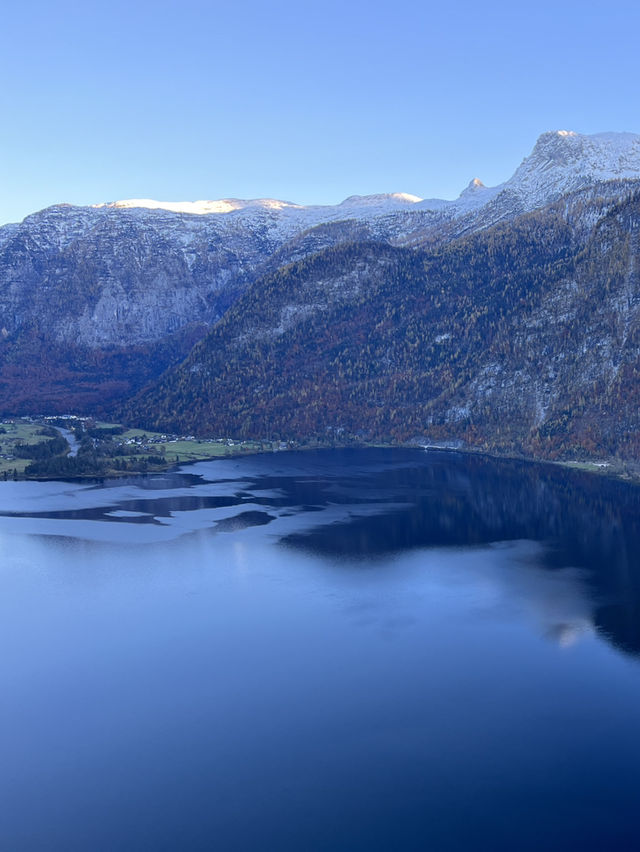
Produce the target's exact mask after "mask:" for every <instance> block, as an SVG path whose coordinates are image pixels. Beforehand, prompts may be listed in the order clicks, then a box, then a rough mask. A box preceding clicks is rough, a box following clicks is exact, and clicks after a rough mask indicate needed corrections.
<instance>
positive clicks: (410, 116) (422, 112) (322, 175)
mask: <svg viewBox="0 0 640 852" xmlns="http://www.w3.org/2000/svg"><path fill="white" fill-rule="evenodd" d="M639 9H640V7H639V6H638V5H637V3H636V2H627V0H616V2H614V3H606V4H605V3H599V2H597V3H596V2H589V3H588V4H586V5H585V4H583V3H578V2H562V0H554V2H549V0H542V2H537V3H536V4H535V6H534V5H531V6H528V7H522V8H516V7H515V6H514V5H513V4H512V3H511V2H509V3H507V2H496V0H494V2H484V3H477V2H473V3H472V2H448V3H447V2H444V3H443V2H439V3H434V4H425V3H418V2H413V0H397V1H396V2H394V3H380V2H375V0H371V2H367V3H362V2H351V3H349V2H347V3H346V4H343V3H339V2H334V0H323V2H321V3H314V4H312V5H311V6H307V5H304V4H302V3H300V2H291V0H272V2H269V3H258V2H255V0H235V2H234V3H232V2H225V3H220V2H213V3H205V2H199V0H184V2H179V3H178V2H175V3H170V2H164V0H154V2H148V0H141V2H138V3H136V4H135V5H134V6H130V5H129V3H128V2H126V3H125V2H123V0H113V2H110V3H106V2H100V3H94V4H91V3H86V2H83V3H82V4H80V3H76V2H69V1H68V0H57V2H56V3H51V2H50V0H48V2H46V3H45V2H30V0H26V2H23V3H21V4H11V5H10V6H9V7H7V8H5V10H4V12H3V19H2V25H1V31H0V69H1V70H2V84H1V85H0V116H1V122H0V187H1V192H0V223H1V222H8V221H17V220H19V219H21V218H22V217H23V216H25V215H27V214H28V213H30V212H32V211H34V210H38V209H41V208H42V207H45V206H47V205H49V204H53V203H57V202H61V201H67V202H71V203H76V204H85V203H94V202H100V201H107V200H114V199H119V198H132V197H133V198H135V197H151V198H160V199H163V200H168V199H173V200H185V199H190V200H195V199H200V198H221V197H229V196H235V197H241V198H255V197H261V196H271V197H277V198H284V199H287V200H291V201H299V202H302V203H312V202H317V203H331V202H338V201H341V200H342V199H343V198H344V197H345V196H347V195H351V194H355V193H358V194H367V193H373V192H393V191H402V192H411V193H415V194H417V195H421V196H423V197H434V196H439V197H454V196H456V195H458V194H459V192H460V191H461V190H462V189H463V188H464V186H465V185H466V184H467V183H468V181H469V180H470V179H471V178H472V177H475V176H477V177H480V178H481V179H482V180H483V181H484V182H485V183H486V184H489V185H491V184H495V183H499V182H501V181H502V180H505V179H506V178H507V177H509V176H510V174H511V173H512V172H513V170H514V169H515V168H516V166H517V165H518V163H519V162H520V161H521V160H522V158H523V157H524V156H525V155H526V154H527V153H528V152H529V151H530V149H531V147H532V146H533V144H534V142H535V139H536V138H537V136H538V135H539V133H541V132H543V131H545V130H551V129H560V128H567V129H572V130H577V131H580V132H583V133H595V132H598V131H603V130H629V131H635V132H640V96H639V94H638V81H639V80H640V50H638V33H639V32H640V26H639V25H640V11H639Z"/></svg>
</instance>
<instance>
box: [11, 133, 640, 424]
mask: <svg viewBox="0 0 640 852" xmlns="http://www.w3.org/2000/svg"><path fill="white" fill-rule="evenodd" d="M639 177H640V136H634V135H632V134H600V135H597V136H583V135H580V134H574V133H569V132H565V131H558V132H553V133H546V134H543V135H542V136H541V137H540V139H539V140H538V142H537V143H536V145H535V147H534V149H533V152H532V153H531V155H530V156H529V157H527V158H526V159H525V160H524V161H523V163H522V164H521V166H520V167H519V168H518V169H517V171H516V172H515V174H514V175H513V176H512V177H511V178H510V179H509V180H508V181H507V182H506V183H504V184H501V185H500V186H498V187H493V188H488V187H485V186H483V184H482V183H481V181H479V180H477V179H474V180H473V181H471V183H470V184H469V185H468V186H467V188H466V189H465V190H464V191H463V192H462V193H461V195H460V196H459V198H458V199H456V200H454V201H444V200H438V199H435V200H434V199H431V200H423V199H420V198H418V197H417V196H414V195H407V194H403V193H392V194H387V195H374V196H364V197H362V196H352V197H350V198H347V199H346V200H345V201H343V202H342V203H341V204H338V205H335V206H307V207H305V206H303V205H297V204H292V203H290V202H284V201H276V200H272V199H259V200H254V201H242V200H238V199H224V200H221V201H199V202H166V203H165V202H158V201H152V200H144V199H142V200H141V199H138V200H129V201H118V202H114V203H110V204H99V205H96V206H93V207H74V206H70V205H56V206H54V207H50V208H48V209H46V210H43V211H40V212H39V213H35V214H33V215H31V216H28V217H27V218H26V219H25V220H24V221H23V222H22V223H19V224H12V225H7V226H5V227H3V228H0V411H4V412H13V413H16V412H18V411H22V412H24V411H27V410H28V411H38V410H43V409H47V410H56V411H63V410H66V409H69V408H74V409H78V410H93V409H96V410H105V411H108V410H110V409H111V408H112V407H113V406H114V405H115V404H116V403H117V401H118V400H119V399H123V398H127V397H128V396H130V395H131V394H132V393H134V392H135V391H137V390H138V389H139V388H140V387H141V386H142V385H144V384H145V383H147V382H148V381H150V380H152V379H153V378H154V377H156V376H158V375H160V373H161V372H162V371H164V370H165V369H166V368H168V367H169V366H171V365H172V364H176V363H178V362H179V361H180V360H182V359H183V358H184V357H186V355H187V354H188V352H189V350H190V348H191V346H192V345H193V344H194V342H195V341H196V340H198V339H199V338H201V337H202V336H203V335H204V334H206V332H207V330H208V329H209V328H211V327H212V326H213V325H215V323H217V322H218V321H219V320H220V318H221V317H223V316H224V315H225V313H226V311H227V310H228V309H229V308H230V306H232V305H233V304H234V303H235V302H236V301H237V300H238V299H239V298H240V297H241V296H242V294H243V293H245V292H246V291H247V290H248V288H250V287H252V286H253V285H254V284H255V283H256V282H257V281H259V280H260V279H261V277H263V276H265V275H268V274H271V273H273V272H275V271H276V270H277V269H278V268H280V267H282V266H287V265H289V264H291V263H293V262H298V261H301V260H304V259H305V258H307V257H310V256H311V255H313V254H315V253H317V252H321V251H326V250H330V249H332V248H334V247H336V246H339V245H342V244H345V243H349V242H372V243H376V244H380V245H385V246H396V247H398V246H403V247H409V248H416V247H417V248H419V249H429V250H435V249H437V248H438V247H441V246H443V245H446V244H448V243H449V242H450V241H451V240H454V239H457V238H459V237H461V236H464V235H471V234H473V233H476V232H478V231H481V230H483V229H487V228H491V227H493V226H494V225H495V224H496V223H498V222H510V221H513V220H514V219H515V218H516V217H517V216H521V215H522V214H523V213H526V212H528V211H531V210H535V209H540V208H541V207H543V206H545V205H547V204H549V203H551V202H553V201H555V200H557V199H559V198H561V197H563V196H566V195H567V193H570V192H573V191H575V190H578V189H580V188H584V189H585V191H589V192H590V193H591V197H592V198H593V199H594V200H595V199H597V198H598V197H600V196H601V195H603V193H604V195H605V196H607V197H609V198H610V199H613V198H615V197H618V196H619V194H620V193H621V192H626V191H627V190H628V188H629V187H628V186H627V185H626V184H625V183H624V181H625V180H631V179H637V178H639ZM612 180H614V181H615V183H614V184H612V183H611V181H612ZM576 227H582V225H580V223H576Z"/></svg>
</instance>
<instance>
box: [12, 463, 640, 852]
mask: <svg viewBox="0 0 640 852" xmlns="http://www.w3.org/2000/svg"><path fill="white" fill-rule="evenodd" d="M3 486H4V487H3ZM0 552H1V554H2V559H0V592H1V594H0V676H1V677H2V687H3V688H2V700H1V701H0V753H1V754H2V764H1V766H0V797H1V798H2V800H3V808H2V809H0V848H3V849H4V848H6V849H11V850H16V851H17V852H20V850H28V852H31V850H47V852H49V850H55V851H56V852H57V850H64V852H75V850H78V851H80V850H83V852H84V850H86V849H119V850H125V852H129V850H132V852H137V850H139V849H146V848H149V849H153V850H154V852H161V850H173V849H177V848H184V849H189V850H200V849H202V850H208V849H211V848H219V849H223V850H226V849H234V850H241V852H245V850H246V852H249V850H251V852H253V850H255V849H278V850H284V852H288V850H296V852H298V850H300V849H305V850H310V851H311V850H313V851H315V850H327V849H336V850H342V849H344V850H349V852H361V851H362V852H364V850H366V852H371V850H388V849H399V850H405V849H406V850H414V849H416V850H417V849H434V850H438V852H440V851H441V850H443V852H447V850H455V852H462V850H464V852H467V850H469V849H491V850H492V852H498V851H499V852H506V850H509V852H511V850H513V849H518V850H527V852H529V850H531V852H533V850H536V852H537V851H538V850H539V849H545V850H548V852H549V850H553V852H556V850H557V852H559V851H560V850H566V849H581V850H594V852H595V850H602V849H616V850H618V849H619V850H627V849H637V848H640V826H639V825H638V821H637V801H636V799H637V790H638V789H640V739H639V738H638V736H637V718H638V714H639V713H640V668H638V666H637V661H636V660H635V657H637V656H638V654H640V488H637V487H635V486H632V485H628V484H625V483H619V482H614V481H609V480H607V479H604V478H601V477H595V476H589V475H586V474H581V473H579V472H576V471H567V470H563V469H560V468H557V467H554V466H549V465H547V466H541V465H532V464H526V463H520V462H516V461H497V460H493V459H489V458H484V457H481V456H475V455H474V456H468V455H462V454H457V453H446V452H424V451H419V450H381V449H370V450H335V451H318V452H305V453H288V452H287V453H278V454H268V455H263V456H255V457H246V458H239V459H228V460H221V461H216V462H210V463H198V464H195V465H191V466H188V467H184V468H182V469H181V470H179V471H176V472H174V473H169V474H166V475H163V476H148V477H140V478H137V477H133V478H129V479H126V478H125V479H118V480H109V481H106V482H86V481H84V482H67V483H65V482H16V483H13V482H8V483H3V484H0ZM547 640H548V641H547Z"/></svg>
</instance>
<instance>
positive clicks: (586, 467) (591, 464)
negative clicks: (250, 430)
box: [0, 442, 640, 486]
mask: <svg viewBox="0 0 640 852" xmlns="http://www.w3.org/2000/svg"><path fill="white" fill-rule="evenodd" d="M230 449H231V448H230ZM345 449H354V450H355V449H387V450H393V449H396V450H398V449H403V450H416V451H420V452H427V453H458V454H461V455H475V456H482V457H485V458H490V459H494V460H496V461H517V462H522V463H525V464H534V465H550V466H552V467H560V468H564V469H565V470H569V471H575V472H578V473H586V474H590V475H592V476H599V477H602V478H604V479H605V480H608V481H613V482H622V483H626V484H629V485H635V486H640V469H638V470H632V469H629V467H628V465H629V464H632V463H629V462H621V461H619V460H604V459H599V460H598V461H586V460H585V461H564V460H555V459H545V458H537V457H535V456H525V455H521V454H515V453H513V454H511V453H509V454H507V453H496V452H495V451H490V450H485V449H481V448H475V447H454V446H436V445H426V444H418V443H402V444H392V443H383V442H371V443H351V442H349V443H335V444H333V445H331V446H327V445H322V444H317V445H306V446H305V445H299V446H296V447H293V448H287V449H271V450H246V449H245V450H238V451H235V452H234V451H233V450H231V452H229V453H228V454H225V455H223V456H222V455H220V456H204V455H203V456H202V457H199V458H191V459H185V460H184V461H178V462H175V461H174V462H167V464H166V465H164V466H155V467H154V469H152V470H109V471H106V472H105V473H102V474H98V473H86V474H78V475H76V476H64V475H60V476H52V475H50V474H49V475H44V474H43V475H31V476H22V477H20V478H19V479H18V480H6V481H19V482H60V481H63V482H89V481H92V482H103V481H105V480H108V479H123V478H127V477H139V476H160V475H162V474H165V473H175V472H177V471H179V470H181V469H182V468H185V467H189V466H191V465H194V464H200V463H201V462H217V461H229V460H231V459H238V458H242V457H253V456H259V455H275V454H278V453H292V452H312V451H317V450H323V451H331V450H345ZM1 484H2V483H1V482H0V485H1Z"/></svg>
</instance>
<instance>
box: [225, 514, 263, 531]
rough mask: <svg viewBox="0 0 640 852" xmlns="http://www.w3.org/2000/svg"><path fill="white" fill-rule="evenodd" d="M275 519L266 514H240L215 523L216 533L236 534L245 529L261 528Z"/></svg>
mask: <svg viewBox="0 0 640 852" xmlns="http://www.w3.org/2000/svg"><path fill="white" fill-rule="evenodd" d="M274 520H275V517H274V516H273V515H269V514H268V513H267V512H241V513H240V514H239V515H234V516H233V517H231V518H223V519H222V520H221V521H217V522H216V526H215V529H216V532H237V531H238V530H244V529H247V527H261V526H264V525H265V524H268V523H270V522H271V521H274Z"/></svg>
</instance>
